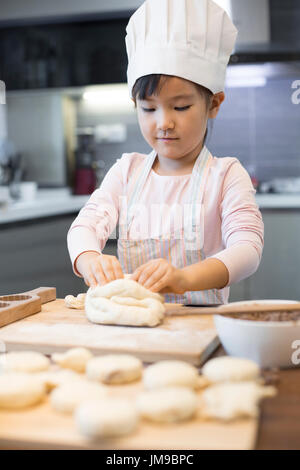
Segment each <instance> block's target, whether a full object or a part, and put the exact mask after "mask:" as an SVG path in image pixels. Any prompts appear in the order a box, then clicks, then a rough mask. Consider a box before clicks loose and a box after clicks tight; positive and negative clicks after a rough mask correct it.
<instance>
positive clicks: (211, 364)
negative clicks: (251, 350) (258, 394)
mask: <svg viewBox="0 0 300 470" xmlns="http://www.w3.org/2000/svg"><path fill="white" fill-rule="evenodd" d="M202 374H203V376H204V377H205V378H207V379H208V380H209V381H210V382H211V383H215V382H241V381H244V380H256V379H258V378H259V375H260V369H259V366H258V365H257V364H256V362H254V361H251V360H250V359H243V358H239V357H230V356H222V357H216V358H214V359H211V360H210V361H208V362H207V363H206V364H205V365H204V366H203V368H202Z"/></svg>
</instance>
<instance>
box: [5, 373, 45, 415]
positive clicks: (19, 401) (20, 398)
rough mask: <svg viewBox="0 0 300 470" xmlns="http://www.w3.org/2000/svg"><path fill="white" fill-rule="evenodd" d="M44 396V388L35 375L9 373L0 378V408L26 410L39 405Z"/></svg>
mask: <svg viewBox="0 0 300 470" xmlns="http://www.w3.org/2000/svg"><path fill="white" fill-rule="evenodd" d="M45 394H46V390H45V386H44V385H43V383H42V382H40V381H39V380H38V379H37V377H36V376H35V375H32V374H25V373H21V372H15V373H14V372H11V373H8V374H4V375H1V376H0V408H6V409H19V408H26V407H28V406H32V405H35V404H37V403H39V402H40V401H41V400H42V398H43V397H44V396H45Z"/></svg>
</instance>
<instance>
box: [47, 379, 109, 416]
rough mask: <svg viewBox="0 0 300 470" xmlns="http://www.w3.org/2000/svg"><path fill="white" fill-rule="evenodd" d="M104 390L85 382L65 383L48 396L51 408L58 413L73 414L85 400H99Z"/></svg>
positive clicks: (97, 385)
mask: <svg viewBox="0 0 300 470" xmlns="http://www.w3.org/2000/svg"><path fill="white" fill-rule="evenodd" d="M105 396H106V389H105V388H104V387H103V386H101V385H99V384H96V383H91V382H88V381H87V380H86V381H84V380H82V381H78V382H76V384H75V383H74V381H71V382H68V383H67V382H66V383H64V384H62V385H60V386H59V387H57V388H56V389H55V390H53V392H52V393H51V395H50V403H51V405H52V407H53V408H54V409H55V410H56V411H59V412H60V413H73V411H74V410H75V408H76V407H77V406H78V405H80V403H82V402H83V401H86V400H101V399H102V398H103V397H105Z"/></svg>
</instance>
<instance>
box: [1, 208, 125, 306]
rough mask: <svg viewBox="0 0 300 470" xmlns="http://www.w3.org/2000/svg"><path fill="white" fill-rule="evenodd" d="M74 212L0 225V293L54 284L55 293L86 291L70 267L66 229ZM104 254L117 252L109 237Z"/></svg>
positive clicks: (65, 293)
mask: <svg viewBox="0 0 300 470" xmlns="http://www.w3.org/2000/svg"><path fill="white" fill-rule="evenodd" d="M76 215H77V214H69V215H64V216H56V217H47V218H44V219H33V220H31V221H29V222H27V221H24V222H17V223H14V224H5V225H4V224H3V225H0V250H1V270H0V295H3V294H13V293H18V292H24V291H27V290H31V289H35V288H36V287H41V286H47V287H56V289H57V297H60V298H62V297H64V296H65V295H68V294H73V295H77V294H78V293H80V292H86V290H87V286H86V285H85V283H84V281H83V280H82V279H81V278H79V277H78V276H76V275H75V274H74V273H73V271H72V266H71V261H70V258H69V254H68V250H67V232H68V230H69V227H70V225H71V223H72V222H73V220H74V219H75V217H76ZM104 253H105V254H114V255H115V254H116V242H115V240H112V241H111V240H109V241H108V243H107V246H106V247H105V249H104Z"/></svg>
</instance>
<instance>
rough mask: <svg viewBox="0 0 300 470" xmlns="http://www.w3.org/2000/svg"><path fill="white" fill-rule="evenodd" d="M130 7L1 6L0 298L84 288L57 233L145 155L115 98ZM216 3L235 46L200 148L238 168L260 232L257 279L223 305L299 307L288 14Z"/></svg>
mask: <svg viewBox="0 0 300 470" xmlns="http://www.w3.org/2000/svg"><path fill="white" fill-rule="evenodd" d="M141 3H142V0H114V1H112V0H111V2H106V1H104V0H97V1H96V0H86V1H85V2H84V4H81V2H80V1H77V0H76V1H75V0H72V1H71V0H64V1H62V0H61V1H58V0H53V1H52V2H51V3H50V2H47V3H46V2H39V1H37V0H28V1H27V2H26V4H24V2H22V1H21V0H10V1H8V0H1V3H0V80H2V81H3V82H4V83H5V85H6V105H3V104H0V227H1V230H0V253H1V256H0V264H1V267H2V269H1V275H0V294H5V293H13V292H17V291H23V290H27V289H31V288H34V287H37V285H42V284H43V285H54V286H56V287H57V288H58V295H59V296H64V295H66V294H70V293H74V294H76V293H78V292H81V291H83V290H85V289H86V286H85V285H84V283H83V281H82V280H81V279H78V278H76V277H75V276H74V275H73V273H72V270H71V267H70V261H69V258H68V255H67V251H66V233H67V230H68V228H69V226H70V224H71V222H72V220H73V219H74V218H75V216H76V214H77V213H78V210H79V209H80V207H82V205H83V204H84V202H85V201H86V200H87V199H88V194H89V193H91V192H92V190H93V189H94V188H95V187H96V186H97V185H99V184H100V183H101V181H102V179H103V177H104V175H105V174H106V172H107V171H108V169H109V168H110V167H111V166H112V165H113V164H114V162H115V161H116V159H117V158H120V156H121V155H122V153H124V152H132V151H138V152H143V153H148V152H149V151H150V148H149V147H148V145H147V143H146V142H145V141H144V139H143V137H142V135H141V133H140V130H139V127H138V123H137V118H136V113H135V110H134V107H133V104H132V102H131V101H130V100H129V97H128V92H127V86H126V68H127V57H126V50H125V41H124V38H125V34H126V33H125V27H126V24H127V22H128V19H129V17H130V15H131V14H132V13H133V11H134V10H135V9H136V8H137V7H138V6H139V5H140V4H141ZM218 3H220V4H222V6H223V7H224V8H226V9H227V11H228V13H229V14H230V15H231V16H232V18H233V21H234V22H235V24H236V26H237V27H238V29H239V36H238V41H237V46H236V49H235V51H234V53H233V55H232V57H231V60H230V66H229V68H228V75H227V86H226V90H225V94H226V100H225V102H224V104H223V105H222V107H221V111H220V113H219V115H218V117H217V119H216V120H214V121H213V122H210V125H209V134H208V140H207V145H208V147H209V149H210V150H211V152H212V153H213V154H215V155H217V156H235V157H237V158H239V160H240V161H241V162H242V164H243V165H244V166H245V168H246V169H247V170H248V172H249V173H250V175H251V177H252V180H253V184H254V185H255V187H256V188H257V201H258V204H259V205H260V208H261V210H262V213H263V218H264V222H265V230H266V233H265V250H264V254H263V259H262V263H261V265H260V268H259V270H258V271H257V273H255V274H254V275H253V276H251V277H250V278H249V279H247V280H245V281H242V282H241V283H239V284H238V285H235V286H233V287H232V289H231V297H230V300H231V301H234V300H241V299H251V298H274V297H275V298H287V299H288V298H291V299H299V298H300V292H299V281H298V279H299V276H298V268H297V266H298V261H300V250H299V248H298V243H299V242H298V238H299V237H298V233H300V230H299V229H300V91H298V90H300V29H299V24H300V2H299V1H297V0H251V2H249V1H247V0H231V1H230V0H228V1H226V0H224V1H222V0H219V2H218ZM26 183H27V184H26ZM36 187H38V190H37V191H36ZM106 252H107V253H112V254H116V241H115V240H114V236H113V235H112V236H111V239H110V240H109V241H108V243H107V246H106Z"/></svg>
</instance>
